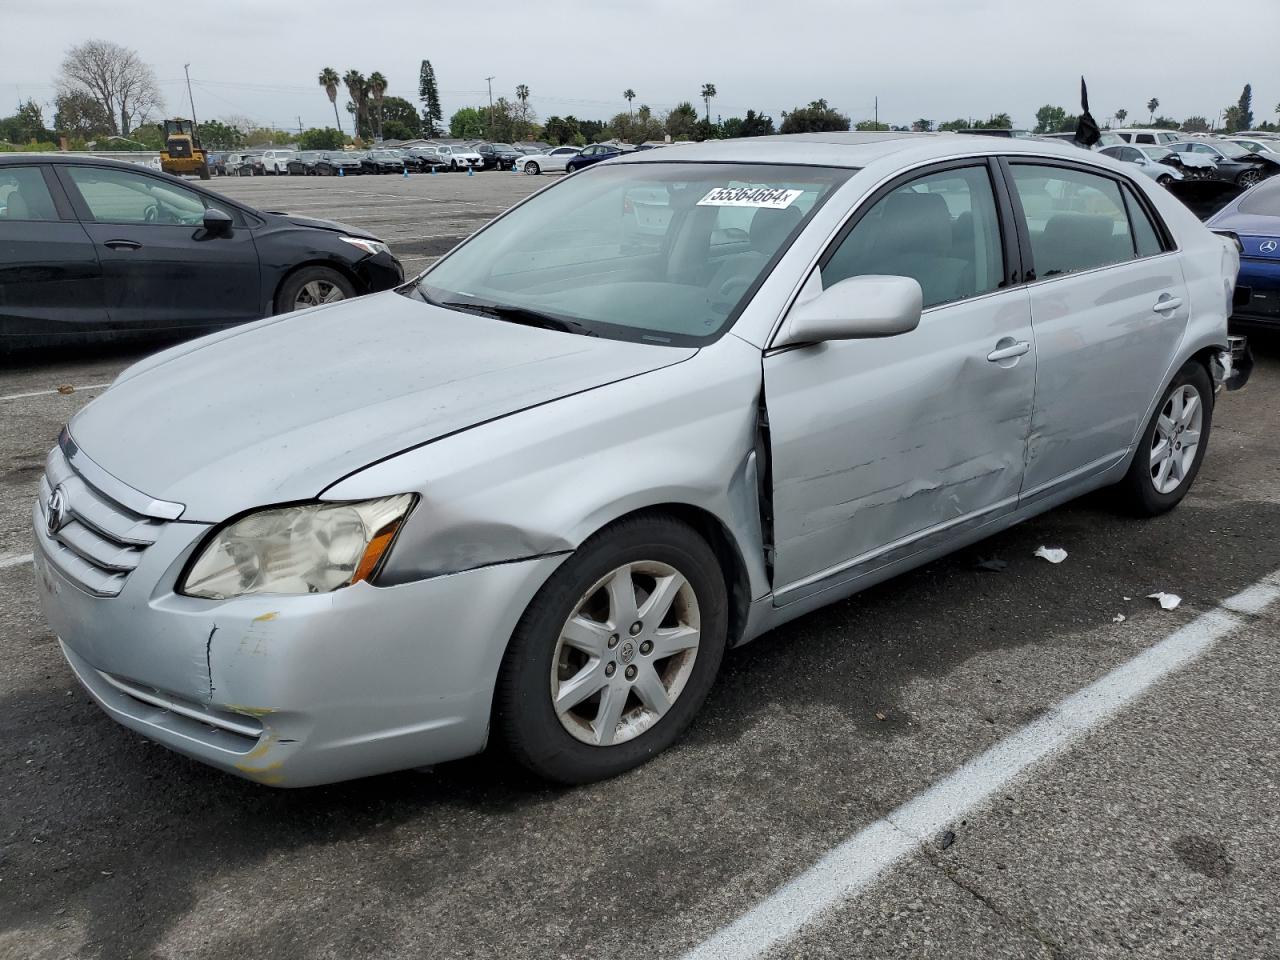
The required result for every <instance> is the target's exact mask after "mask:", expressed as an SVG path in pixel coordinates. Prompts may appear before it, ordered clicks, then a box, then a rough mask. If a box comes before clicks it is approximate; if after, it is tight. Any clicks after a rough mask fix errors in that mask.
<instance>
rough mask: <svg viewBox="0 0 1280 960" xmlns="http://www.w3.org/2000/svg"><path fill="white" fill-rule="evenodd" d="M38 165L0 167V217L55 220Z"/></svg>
mask: <svg viewBox="0 0 1280 960" xmlns="http://www.w3.org/2000/svg"><path fill="white" fill-rule="evenodd" d="M57 219H58V211H57V209H56V208H55V207H54V205H53V197H51V196H50V195H49V187H48V186H47V185H46V184H45V182H44V174H42V173H41V172H40V168H39V167H0V220H57Z"/></svg>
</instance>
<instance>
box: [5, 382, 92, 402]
mask: <svg viewBox="0 0 1280 960" xmlns="http://www.w3.org/2000/svg"><path fill="white" fill-rule="evenodd" d="M109 386H111V384H109V383H87V384H85V385H84V386H82V387H72V388H71V390H70V391H69V392H68V393H67V396H70V395H71V394H72V393H79V392H80V391H81V390H105V389H106V388H107V387H109ZM61 392H62V391H61V390H58V389H57V388H55V389H53V390H32V391H31V392H30V393H11V394H8V395H7V396H4V397H0V402H3V401H5V400H25V399H27V398H28V397H47V396H48V395H49V394H51V393H61Z"/></svg>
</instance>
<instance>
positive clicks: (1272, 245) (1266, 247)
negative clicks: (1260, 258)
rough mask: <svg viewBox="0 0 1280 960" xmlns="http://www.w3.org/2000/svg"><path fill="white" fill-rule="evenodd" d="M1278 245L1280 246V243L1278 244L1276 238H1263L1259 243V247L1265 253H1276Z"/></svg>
mask: <svg viewBox="0 0 1280 960" xmlns="http://www.w3.org/2000/svg"><path fill="white" fill-rule="evenodd" d="M1277 246H1280V244H1277V243H1276V242H1275V241H1274V240H1263V241H1262V242H1261V243H1260V244H1258V249H1259V250H1261V251H1262V252H1263V253H1275V252H1276V247H1277Z"/></svg>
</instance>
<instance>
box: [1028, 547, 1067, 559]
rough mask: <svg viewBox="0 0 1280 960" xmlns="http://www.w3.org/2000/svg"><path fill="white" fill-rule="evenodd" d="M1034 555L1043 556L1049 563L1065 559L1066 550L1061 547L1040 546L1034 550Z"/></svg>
mask: <svg viewBox="0 0 1280 960" xmlns="http://www.w3.org/2000/svg"><path fill="white" fill-rule="evenodd" d="M1035 556H1037V557H1043V558H1044V559H1045V560H1048V561H1049V562H1050V563H1061V562H1062V561H1063V560H1065V559H1067V551H1065V550H1063V549H1062V548H1061V547H1041V548H1040V549H1039V550H1037V551H1036V552H1035Z"/></svg>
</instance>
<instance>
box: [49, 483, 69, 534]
mask: <svg viewBox="0 0 1280 960" xmlns="http://www.w3.org/2000/svg"><path fill="white" fill-rule="evenodd" d="M66 509H67V496H66V494H65V493H63V491H62V486H61V484H59V485H58V486H57V487H55V488H54V490H53V493H51V494H50V495H49V505H48V507H47V508H46V509H45V515H44V521H45V529H47V530H48V531H49V536H51V537H52V536H53V535H54V534H55V533H57V532H58V531H59V530H61V529H62V528H63V526H65V525H66V522H67V516H66Z"/></svg>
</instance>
